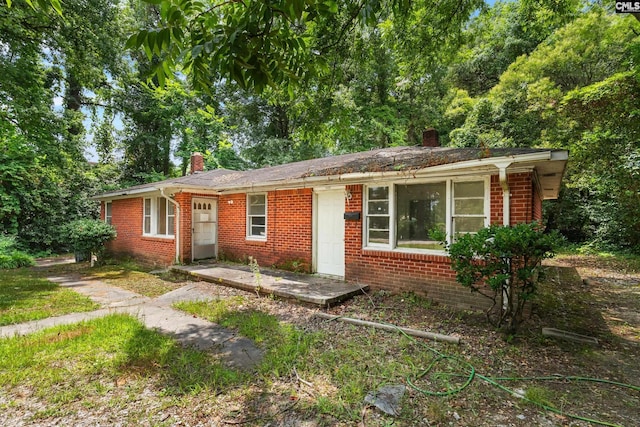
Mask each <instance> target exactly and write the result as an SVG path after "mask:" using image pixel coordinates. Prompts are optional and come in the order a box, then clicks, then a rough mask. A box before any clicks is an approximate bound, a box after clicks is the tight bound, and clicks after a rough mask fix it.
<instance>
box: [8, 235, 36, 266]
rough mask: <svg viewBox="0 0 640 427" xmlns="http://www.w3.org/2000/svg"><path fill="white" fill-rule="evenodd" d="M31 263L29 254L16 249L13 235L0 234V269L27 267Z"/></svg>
mask: <svg viewBox="0 0 640 427" xmlns="http://www.w3.org/2000/svg"><path fill="white" fill-rule="evenodd" d="M33 264H34V262H33V258H32V257H31V256H30V255H28V254H26V253H24V252H22V251H19V250H17V249H16V241H15V237H13V236H5V235H0V269H9V268H20V267H28V266H31V265H33Z"/></svg>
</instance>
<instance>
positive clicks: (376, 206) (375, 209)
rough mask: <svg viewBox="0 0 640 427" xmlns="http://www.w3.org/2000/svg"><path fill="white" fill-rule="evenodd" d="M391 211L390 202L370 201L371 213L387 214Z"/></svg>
mask: <svg viewBox="0 0 640 427" xmlns="http://www.w3.org/2000/svg"><path fill="white" fill-rule="evenodd" d="M388 213H389V202H388V201H386V200H385V201H381V202H369V215H387V214H388Z"/></svg>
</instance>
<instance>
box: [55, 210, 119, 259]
mask: <svg viewBox="0 0 640 427" xmlns="http://www.w3.org/2000/svg"><path fill="white" fill-rule="evenodd" d="M61 231H62V235H63V236H64V237H63V238H64V239H65V241H66V244H67V245H68V246H69V247H70V248H71V249H72V250H73V251H74V252H75V253H76V254H79V255H85V256H86V255H89V256H90V255H91V254H95V255H96V256H97V258H98V263H99V264H101V263H103V262H104V253H105V247H104V244H105V243H106V242H108V241H109V240H112V239H114V238H115V237H116V230H115V228H113V226H111V225H109V224H107V223H106V222H104V221H100V220H97V219H79V220H76V221H72V222H70V223H69V224H67V225H65V226H63V227H62V230H61Z"/></svg>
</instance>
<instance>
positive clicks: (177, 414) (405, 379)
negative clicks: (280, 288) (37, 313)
mask: <svg viewBox="0 0 640 427" xmlns="http://www.w3.org/2000/svg"><path fill="white" fill-rule="evenodd" d="M590 257H593V258H587V259H585V257H584V256H573V255H572V256H568V257H564V256H563V257H560V258H559V259H558V260H554V261H553V263H552V264H551V265H549V267H548V269H547V277H546V280H545V282H544V283H543V284H542V285H541V287H540V296H539V298H538V299H537V300H536V301H535V304H534V307H533V309H532V316H531V318H530V319H529V320H528V321H527V322H526V324H525V326H526V327H523V328H522V331H521V332H520V333H519V334H518V335H517V336H515V337H512V339H511V340H509V341H507V340H505V338H504V337H503V336H502V335H501V334H499V333H498V332H496V331H494V330H493V329H491V328H490V327H489V326H488V325H487V324H486V323H485V319H484V316H483V315H482V314H479V313H475V312H470V311H459V310H453V309H448V308H446V307H443V306H439V305H437V304H435V303H432V302H430V301H429V300H428V299H426V298H424V297H423V296H419V295H415V294H409V293H407V294H403V295H391V294H389V293H387V292H375V293H372V294H369V295H362V296H358V297H356V298H354V299H352V300H350V301H348V302H346V303H344V304H341V305H339V306H337V307H333V308H332V309H330V310H329V312H330V313H332V314H336V315H340V316H348V317H358V318H362V319H365V320H372V321H379V322H385V323H393V324H397V325H401V326H406V327H410V328H415V329H422V330H428V331H431V332H439V333H444V334H453V335H458V336H460V337H461V338H462V344H461V345H459V346H456V345H452V344H445V343H438V342H429V341H425V340H415V339H412V338H408V337H406V336H403V335H402V334H399V333H389V332H383V331H380V330H375V329H370V328H364V327H358V326H354V325H348V324H345V323H342V322H337V321H326V320H320V319H318V318H316V317H314V312H315V310H316V309H310V308H307V307H306V306H303V305H295V304H291V303H289V302H283V301H280V300H278V299H273V298H259V297H257V296H256V295H254V294H252V293H243V292H241V291H237V290H227V289H226V288H225V289H226V290H225V291H224V292H220V291H215V293H216V294H219V295H221V297H220V298H218V299H214V300H212V301H209V302H195V303H179V304H176V305H175V307H178V308H180V309H182V310H184V311H187V312H190V313H192V314H193V315H196V316H199V317H204V318H207V319H210V320H212V321H215V322H216V323H219V324H221V325H224V326H226V327H228V328H233V329H234V330H236V331H237V333H238V335H243V336H247V337H250V338H251V339H253V340H255V341H256V342H257V343H258V344H259V345H260V346H262V347H263V348H264V349H265V353H266V356H265V359H264V360H263V362H262V364H260V365H259V366H258V367H257V370H256V372H253V373H250V374H246V375H243V374H239V373H237V372H233V371H229V370H226V369H224V368H223V367H221V366H219V365H218V364H217V361H216V360H215V359H214V358H213V357H212V356H209V355H207V354H204V353H198V352H195V353H188V354H187V353H183V350H182V349H180V348H178V347H176V345H175V343H173V341H171V340H169V339H168V338H164V337H161V336H158V337H156V336H155V335H153V334H155V333H153V332H150V331H146V330H144V328H142V327H141V326H140V325H138V326H135V327H132V328H133V329H132V330H138V332H137V333H131V332H130V331H129V329H128V328H129V327H127V328H124V327H121V326H118V325H111V326H109V327H107V326H104V327H102V326H101V327H100V328H98V326H96V324H94V323H93V322H91V323H84V324H82V325H77V326H76V327H69V329H65V328H59V329H56V330H53V331H50V332H48V333H43V334H41V335H38V337H39V338H37V339H36V338H35V337H36V336H35V335H34V336H32V338H33V339H34V340H35V341H30V342H29V343H30V344H26V346H27V347H29V346H32V345H33V346H35V345H38V346H40V345H41V344H42V345H44V344H45V343H46V344H47V346H55V344H56V343H57V342H58V341H59V342H60V343H64V344H60V347H47V349H46V350H41V351H42V352H43V353H42V354H44V355H45V357H44V358H45V361H43V362H42V365H40V366H37V367H35V363H39V362H37V357H35V356H32V355H31V354H32V352H31V350H28V351H27V352H26V355H27V356H28V357H27V359H29V360H31V362H29V363H33V364H34V368H33V369H34V371H32V372H31V373H28V374H25V378H26V376H28V375H35V376H37V375H42V376H43V377H42V380H41V381H31V380H29V379H28V378H27V379H25V381H26V382H25V383H24V385H23V383H22V382H21V381H22V380H23V376H22V375H23V374H21V373H20V371H22V369H23V366H22V365H20V364H19V361H17V362H16V361H14V362H5V363H6V365H0V378H2V380H0V381H7V382H6V383H5V382H2V383H1V384H0V385H2V387H4V388H1V389H0V410H1V411H2V412H3V415H5V416H6V417H7V419H9V420H12V421H14V423H18V422H20V421H21V420H24V418H20V417H21V416H23V417H32V418H26V420H27V423H29V422H30V421H34V420H35V422H39V423H42V424H56V423H57V424H74V425H78V424H80V425H82V424H85V425H87V424H90V425H94V424H98V423H101V424H117V423H123V422H124V423H126V424H143V425H177V424H181V425H237V424H242V425H247V426H263V425H267V424H269V425H309V426H353V425H357V424H361V425H367V426H388V425H397V426H417V425H421V426H422V425H424V426H448V425H456V426H485V427H488V426H495V425H511V426H518V427H524V426H529V425H546V426H556V425H558V426H560V425H570V426H574V427H575V426H580V427H582V426H585V427H586V426H589V425H592V424H591V423H590V422H588V421H585V420H584V419H580V418H572V417H570V414H572V415H576V416H577V417H582V418H589V419H593V420H599V421H602V422H606V423H608V425H620V426H631V425H640V415H639V414H638V412H637V402H638V399H640V389H638V388H637V387H638V386H640V384H638V378H640V335H638V331H639V330H640V319H638V318H637V315H635V314H633V313H634V312H635V313H637V312H640V301H639V298H640V294H639V293H638V289H637V286H638V284H639V283H640V274H639V273H637V272H634V271H635V270H634V269H633V263H634V261H629V262H627V261H625V260H621V259H617V258H616V259H615V260H614V261H612V260H610V259H609V258H607V257H600V256H597V255H594V256H592V255H590ZM584 277H587V278H590V279H591V281H592V282H593V283H592V284H590V285H589V284H587V285H585V283H583V281H582V278H584ZM114 280H115V279H114ZM590 283H591V282H590ZM211 286H212V287H214V288H215V286H216V285H211ZM623 316H626V317H623ZM634 316H635V317H634ZM616 319H618V320H616ZM622 321H624V325H625V326H624V327H622V325H623V323H622ZM542 326H549V327H557V328H560V329H565V330H568V331H571V332H576V333H583V334H587V335H592V336H595V337H596V338H598V339H599V340H600V342H601V345H600V346H598V347H594V346H589V345H581V344H575V343H570V342H563V341H560V340H556V339H551V338H546V337H543V336H542V335H541V334H540V328H541V327H542ZM138 328H141V329H142V331H140V330H139V329H138ZM98 329H101V330H102V331H103V334H102V335H101V334H97V333H96V331H97V330H98ZM94 334H95V336H96V337H98V338H97V341H95V342H91V344H90V345H91V346H94V347H95V350H93V352H94V353H95V354H96V356H92V355H91V354H92V353H91V351H89V350H85V349H84V348H85V347H84V346H85V344H80V343H81V342H82V343H84V341H83V340H84V339H87V338H85V337H87V336H90V335H92V336H93V335H94ZM147 334H152V335H153V336H154V338H149V337H148V336H147ZM112 335H113V336H112ZM127 337H128V338H127ZM142 337H148V338H144V339H143V338H142ZM23 339H25V340H26V339H27V338H23ZM139 339H140V340H141V341H139ZM147 340H148V341H147ZM165 340H167V341H165ZM121 341H124V342H125V343H128V344H126V345H121V344H119V343H120V342H121ZM26 342H27V341H21V342H20V343H16V344H15V345H13V344H12V345H11V346H10V347H15V349H14V350H12V351H13V353H12V355H11V356H10V357H9V360H10V359H11V358H13V359H15V358H16V357H17V351H18V350H17V349H18V348H19V347H21V346H22V345H23V343H26ZM36 342H37V343H36ZM3 343H4V340H0V349H3V348H4V347H2V345H3ZM107 343H110V344H107ZM54 348H55V349H54ZM121 348H126V349H127V350H120V349H121ZM137 348H140V350H136V349H137ZM154 348H156V350H153V349H154ZM74 349H75V350H74ZM0 351H4V350H0ZM49 352H51V354H49ZM54 353H55V355H56V357H54V356H53V354H54ZM4 354H5V353H0V358H4ZM124 355H126V356H124ZM10 363H15V365H11V364H10ZM94 364H95V365H96V366H95V367H94V366H93V365H94ZM470 365H471V366H473V367H474V369H475V372H476V376H475V378H474V380H473V381H472V382H470V383H469V384H466V380H467V379H469V378H470ZM25 368H26V369H32V368H31V367H29V366H26V367H25ZM56 369H60V370H62V372H65V375H71V376H72V378H73V381H75V382H76V383H77V384H78V388H79V390H80V391H79V392H76V391H75V390H74V389H73V388H72V387H71V386H69V385H67V383H66V382H65V380H64V378H62V377H63V375H62V374H60V373H54V371H55V372H59V371H56ZM36 370H40V371H43V373H36ZM47 370H49V372H48V373H47V372H45V371H47ZM209 370H211V371H212V372H209ZM555 374H562V375H568V376H574V377H585V378H604V379H609V380H612V381H616V382H620V383H626V384H632V385H635V386H636V388H635V389H634V388H628V387H627V388H625V387H620V386H616V385H612V384H608V383H597V382H591V381H578V380H571V379H566V378H561V377H554V375H555ZM56 375H57V376H59V377H60V378H59V379H57V380H56V381H53V380H52V379H51V378H53V377H55V376H56ZM207 375H211V377H207ZM481 376H486V377H488V378H493V379H495V381H496V382H498V383H499V384H500V385H501V386H503V387H506V388H508V389H510V390H512V391H513V393H511V392H509V391H506V390H504V389H501V388H499V387H497V386H495V385H493V384H491V383H490V382H488V381H485V380H482V378H481ZM541 377H547V379H542V378H541ZM5 378H9V379H10V380H5ZM11 378H13V379H11ZM498 378H500V379H498ZM410 381H411V382H412V383H413V384H414V385H415V386H416V387H417V388H412V387H408V388H407V392H406V393H405V396H404V398H403V399H402V401H401V405H400V414H399V415H398V416H397V417H391V416H387V415H384V414H382V413H381V412H379V411H377V410H376V409H374V408H372V407H370V406H368V405H366V404H365V403H364V402H363V399H364V396H365V395H366V394H367V393H369V392H371V391H374V390H376V389H378V388H379V387H380V386H383V385H390V384H404V385H408V384H409V382H410ZM40 382H42V386H41V385H40ZM45 390H49V393H48V394H47V392H46V391H45ZM51 390H53V391H54V392H53V393H51ZM3 393H4V395H3ZM517 395H520V396H525V397H526V398H527V399H528V400H529V401H531V402H536V403H537V404H538V405H536V404H534V403H531V402H529V401H527V400H524V399H522V398H521V397H518V396H517ZM539 405H550V406H553V407H555V408H557V409H559V411H560V412H561V413H560V414H552V413H550V412H546V411H544V410H543V409H542V408H541V407H540V406H539ZM25 414H26V415H25ZM91 417H93V418H91ZM16 420H18V421H16Z"/></svg>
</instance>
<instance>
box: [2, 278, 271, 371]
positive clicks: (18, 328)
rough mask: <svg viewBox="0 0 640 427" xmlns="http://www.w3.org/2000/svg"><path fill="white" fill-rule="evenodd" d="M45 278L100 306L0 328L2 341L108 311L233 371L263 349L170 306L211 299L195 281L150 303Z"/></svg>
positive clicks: (101, 287) (89, 283)
mask: <svg viewBox="0 0 640 427" xmlns="http://www.w3.org/2000/svg"><path fill="white" fill-rule="evenodd" d="M47 279H49V280H50V281H52V282H55V283H59V284H60V286H62V287H65V288H69V289H73V290H74V291H76V292H78V293H80V294H83V295H86V296H88V297H89V298H91V299H92V300H93V301H95V302H97V303H98V304H100V305H101V306H102V308H101V309H99V310H96V311H92V312H86V313H72V314H67V315H64V316H58V317H50V318H47V319H42V320H36V321H32V322H27V323H22V324H18V325H9V326H3V327H0V336H1V337H8V336H14V335H25V334H29V333H32V332H35V331H38V330H41V329H44V328H49V327H52V326H57V325H67V324H72V323H77V322H82V321H85V320H91V319H96V318H99V317H103V316H106V315H108V314H112V313H126V314H130V315H132V316H135V317H137V318H138V319H140V321H142V322H143V323H144V324H145V325H146V326H147V327H148V328H151V329H155V330H158V331H159V332H161V333H164V334H167V335H170V336H172V337H174V338H175V339H176V340H178V341H179V342H180V343H182V344H184V345H187V346H192V347H194V348H197V349H200V350H209V351H212V352H213V353H215V354H217V355H218V356H219V357H220V359H221V360H222V361H223V363H225V364H227V365H228V366H230V367H233V368H237V369H251V368H253V367H254V366H255V365H256V364H257V363H258V362H260V360H261V358H262V354H263V353H262V350H260V349H259V348H258V347H257V346H256V345H255V344H254V342H253V341H251V340H250V339H248V338H244V337H240V336H237V335H236V334H235V333H234V332H232V331H230V330H228V329H226V328H223V327H221V326H219V325H216V324H215V323H211V322H209V321H207V320H204V319H200V318H197V317H193V316H192V315H190V314H187V313H184V312H181V311H178V310H174V309H173V308H171V304H173V303H174V302H177V301H187V300H189V301H193V300H207V299H212V298H213V296H212V295H211V294H210V293H208V292H207V291H206V288H205V287H204V286H202V285H198V284H197V283H192V284H189V285H186V286H183V287H182V288H179V289H176V290H174V291H171V292H169V293H166V294H164V295H162V296H160V297H158V298H154V299H152V298H148V297H145V296H142V295H139V294H136V293H134V292H130V291H126V290H124V289H120V288H117V287H114V286H109V285H107V284H105V283H103V282H100V281H97V280H81V279H77V278H75V277H73V276H71V275H57V276H53V275H52V276H50V277H47Z"/></svg>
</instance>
